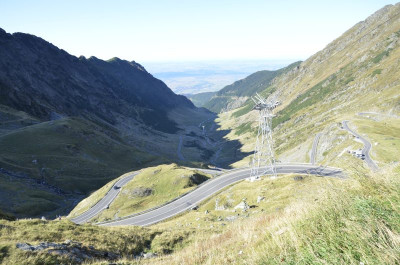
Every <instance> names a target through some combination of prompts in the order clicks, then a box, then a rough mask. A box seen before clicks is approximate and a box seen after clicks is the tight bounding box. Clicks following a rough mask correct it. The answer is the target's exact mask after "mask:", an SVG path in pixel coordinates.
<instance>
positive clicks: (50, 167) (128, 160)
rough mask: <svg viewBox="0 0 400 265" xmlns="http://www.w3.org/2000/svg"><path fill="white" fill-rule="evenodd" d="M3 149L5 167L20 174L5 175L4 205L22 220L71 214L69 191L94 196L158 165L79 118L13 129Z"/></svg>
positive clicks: (1, 138) (2, 140) (0, 160)
mask: <svg viewBox="0 0 400 265" xmlns="http://www.w3.org/2000/svg"><path fill="white" fill-rule="evenodd" d="M0 149H1V150H2V152H1V154H0V166H2V167H5V168H7V170H8V171H11V172H12V174H17V175H18V176H20V177H15V176H14V177H13V176H9V175H8V174H5V173H4V172H3V173H2V174H0V178H1V180H2V181H1V182H0V187H1V190H0V192H2V193H3V195H4V197H5V198H8V199H7V200H8V202H7V203H1V207H2V208H3V209H5V210H7V211H9V212H12V213H15V214H17V215H18V216H21V215H22V216H35V215H36V216H37V215H38V214H44V213H46V212H47V213H48V212H49V211H53V210H55V209H57V208H58V209H59V210H65V208H63V207H64V206H65V205H64V206H63V205H62V204H63V203H64V202H63V198H62V197H63V196H67V197H68V193H72V192H74V193H81V194H85V193H88V192H90V191H92V190H95V189H96V188H97V187H98V186H101V185H104V184H105V183H107V182H108V181H109V180H110V179H113V178H115V177H116V176H118V175H120V174H121V173H122V172H126V171H129V170H130V169H133V168H137V167H139V165H146V164H151V163H153V162H155V161H156V160H155V159H154V157H152V156H150V155H147V154H144V153H142V152H139V151H138V150H136V149H135V148H133V147H131V146H129V145H126V144H124V142H123V141H122V140H121V139H120V138H119V137H118V135H117V134H116V133H113V132H112V131H106V130H105V129H104V128H101V127H99V126H97V125H95V124H93V123H90V122H88V121H84V120H81V119H78V118H67V119H61V120H57V121H50V122H43V123H39V124H35V125H31V126H25V127H21V128H19V129H15V130H12V131H10V132H8V133H5V134H3V135H0ZM110 165H112V167H111V166H110ZM21 172H24V173H25V174H24V173H21ZM26 173H27V174H26ZM43 181H44V182H45V184H44V185H41V184H40V183H43ZM49 186H57V187H58V188H60V189H61V190H62V191H63V192H65V193H66V195H63V194H59V193H57V192H56V191H55V190H52V189H51V188H49ZM3 202H5V201H3ZM70 203H73V202H71V201H68V203H67V204H70ZM53 214H56V213H53Z"/></svg>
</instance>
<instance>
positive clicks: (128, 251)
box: [0, 219, 193, 265]
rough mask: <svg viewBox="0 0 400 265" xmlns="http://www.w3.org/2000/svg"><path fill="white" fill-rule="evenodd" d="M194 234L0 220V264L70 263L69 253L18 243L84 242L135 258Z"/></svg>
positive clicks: (169, 248)
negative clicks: (27, 247)
mask: <svg viewBox="0 0 400 265" xmlns="http://www.w3.org/2000/svg"><path fill="white" fill-rule="evenodd" d="M191 234H193V231H190V230H180V231H175V232H171V231H160V230H157V229H146V228H139V227H121V228H103V227H98V226H90V225H75V224H73V223H71V222H70V221H67V220H62V221H41V220H38V219H33V220H19V221H14V222H10V221H5V220H0V264H20V265H25V264H26V265H28V264H29V265H33V264H35V265H36V264H37V265H39V264H70V263H69V262H68V261H69V260H68V258H67V257H66V256H55V255H51V254H48V253H47V251H40V252H35V253H33V252H27V251H22V250H19V249H17V248H16V247H15V245H16V243H25V242H27V243H30V244H32V245H34V244H39V243H40V242H56V243H62V242H64V241H66V240H72V241H77V242H80V243H82V244H83V246H84V247H89V246H93V247H94V248H95V249H96V250H104V251H111V252H114V253H118V254H120V255H122V256H130V257H132V256H133V255H139V254H140V253H141V252H143V251H149V250H152V251H157V252H159V253H162V252H165V253H167V252H170V251H172V250H174V249H175V248H179V247H180V244H181V243H182V242H183V241H186V240H188V239H189V238H190V235H191ZM161 238H162V240H160V239H161ZM92 262H93V261H92ZM103 264H104V262H103ZM105 264H108V262H106V263H105Z"/></svg>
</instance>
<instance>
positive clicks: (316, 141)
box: [310, 133, 322, 165]
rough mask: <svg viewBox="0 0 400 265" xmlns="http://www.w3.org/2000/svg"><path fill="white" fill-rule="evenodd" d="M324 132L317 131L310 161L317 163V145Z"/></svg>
mask: <svg viewBox="0 0 400 265" xmlns="http://www.w3.org/2000/svg"><path fill="white" fill-rule="evenodd" d="M321 135H322V133H317V134H316V135H315V138H314V142H313V145H312V149H311V155H310V163H311V164H313V165H315V157H316V156H317V147H318V142H319V138H320V137H321Z"/></svg>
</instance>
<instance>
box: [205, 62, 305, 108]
mask: <svg viewBox="0 0 400 265" xmlns="http://www.w3.org/2000/svg"><path fill="white" fill-rule="evenodd" d="M299 64H300V62H296V63H293V64H291V65H289V66H287V67H284V68H282V69H279V70H276V71H267V70H265V71H259V72H256V73H254V74H251V75H249V76H248V77H246V78H244V79H241V80H239V81H236V82H235V83H233V84H231V85H228V86H226V87H224V88H223V89H221V90H219V91H218V92H217V94H216V95H214V96H213V97H212V98H211V99H210V100H209V101H208V102H207V103H205V104H204V107H205V108H207V109H209V110H211V111H214V112H216V113H219V112H221V111H228V110H231V109H234V108H238V107H240V106H242V105H243V104H244V103H245V102H246V101H247V100H248V98H249V97H251V96H252V95H254V94H255V93H256V92H261V91H263V90H265V89H266V88H268V87H270V84H271V81H272V80H273V79H274V78H275V77H277V76H279V75H281V74H283V73H286V72H288V71H290V70H291V69H292V68H294V67H296V66H298V65H299ZM272 92H273V91H271V93H272Z"/></svg>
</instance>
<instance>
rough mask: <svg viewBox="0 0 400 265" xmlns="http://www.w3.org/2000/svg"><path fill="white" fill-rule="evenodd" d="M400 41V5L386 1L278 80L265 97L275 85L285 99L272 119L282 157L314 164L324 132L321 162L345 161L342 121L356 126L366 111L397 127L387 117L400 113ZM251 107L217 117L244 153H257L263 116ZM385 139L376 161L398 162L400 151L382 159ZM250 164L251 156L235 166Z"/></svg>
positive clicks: (346, 144) (345, 137) (276, 94)
mask: <svg viewBox="0 0 400 265" xmlns="http://www.w3.org/2000/svg"><path fill="white" fill-rule="evenodd" d="M399 38H400V4H397V5H394V6H386V7H384V8H382V9H381V10H379V11H377V12H376V13H375V14H373V15H372V16H370V17H368V18H367V19H366V20H365V21H362V22H359V23H358V24H356V25H355V26H354V27H352V28H351V29H349V30H348V31H347V32H345V33H344V34H343V35H342V36H341V37H339V38H338V39H336V40H334V41H333V42H332V43H330V44H329V45H328V46H327V47H326V48H325V49H323V50H322V51H320V52H318V53H316V54H315V55H313V56H311V57H310V58H309V59H307V60H306V61H304V62H303V63H301V64H300V65H298V66H296V67H294V68H293V69H291V70H290V71H288V72H287V73H284V74H282V75H280V76H277V77H276V78H275V79H274V80H272V82H271V87H270V88H268V89H266V90H264V91H263V92H262V94H263V95H268V94H269V91H270V90H274V91H275V92H274V93H273V96H274V97H276V98H277V99H278V100H280V101H281V102H282V105H280V106H279V107H278V108H277V109H276V110H275V113H276V117H275V118H274V119H273V127H274V135H275V149H276V152H277V155H278V158H279V160H282V161H298V162H307V161H309V155H308V153H309V151H310V149H311V146H312V142H313V139H314V137H315V135H316V134H317V133H322V136H321V138H320V145H319V149H318V154H317V162H318V163H328V164H331V165H340V166H343V161H344V160H345V159H347V158H348V157H347V155H342V154H343V152H344V150H345V149H348V148H350V146H349V143H351V141H350V142H349V141H348V139H350V137H351V136H350V135H349V134H348V133H346V132H344V131H343V130H342V129H341V128H340V123H341V121H343V120H345V119H348V120H350V121H351V122H354V124H355V125H357V124H358V123H359V122H358V120H365V117H362V116H360V115H358V114H359V113H362V112H372V113H376V114H378V116H380V118H379V119H380V125H379V124H372V123H371V122H372V120H371V119H370V126H381V125H382V126H386V127H387V131H388V132H389V131H391V130H392V129H393V130H395V128H396V125H395V123H394V122H392V121H389V120H388V119H390V118H391V119H393V118H395V117H398V116H399V112H400V82H399V74H400V73H399V69H400V63H399V62H400V49H399ZM251 108H252V104H251V103H248V104H247V105H245V106H244V107H242V108H241V109H238V110H232V111H231V112H228V113H223V114H221V115H220V119H219V121H220V124H221V125H222V129H232V130H233V131H232V132H231V133H230V134H229V135H228V138H229V139H236V140H239V141H240V142H241V143H242V144H243V147H242V149H241V150H242V151H243V152H246V151H247V152H248V151H251V150H252V149H253V144H254V133H255V128H254V127H255V126H256V124H255V121H256V115H257V113H256V111H250V110H251ZM396 115H397V116H396ZM385 117H386V118H385ZM385 119H386V120H387V121H385ZM252 121H253V122H252ZM392 126H394V127H393V128H392ZM396 137H397V138H398V136H396ZM386 138H387V139H392V136H391V135H388V136H387V137H386ZM397 138H393V139H397ZM382 140H383V141H382V142H379V143H373V144H374V147H373V149H372V156H373V159H376V160H378V162H386V163H387V162H388V160H390V161H398V158H396V154H392V157H391V159H388V158H387V157H386V158H385V159H383V157H382V156H379V153H381V150H380V149H385V146H387V145H388V142H387V141H388V140H386V142H385V140H384V139H382ZM375 150H376V152H375ZM384 160H385V161H384ZM248 162H249V157H247V158H246V159H245V160H243V161H241V162H240V163H237V164H236V166H239V165H245V164H248Z"/></svg>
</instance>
